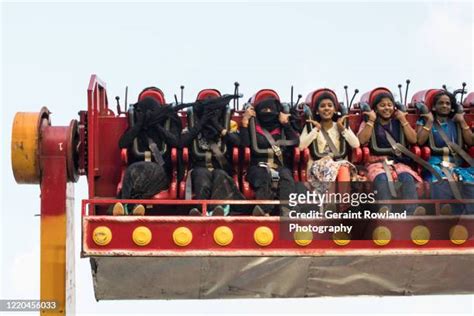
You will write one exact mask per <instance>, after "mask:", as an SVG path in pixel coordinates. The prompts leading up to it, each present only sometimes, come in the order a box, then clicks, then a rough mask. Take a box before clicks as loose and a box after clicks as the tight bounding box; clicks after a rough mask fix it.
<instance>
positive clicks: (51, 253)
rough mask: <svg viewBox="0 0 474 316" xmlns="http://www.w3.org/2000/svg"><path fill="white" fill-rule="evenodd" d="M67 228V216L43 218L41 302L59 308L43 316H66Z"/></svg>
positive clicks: (44, 312) (44, 311)
mask: <svg viewBox="0 0 474 316" xmlns="http://www.w3.org/2000/svg"><path fill="white" fill-rule="evenodd" d="M66 227H67V222H66V214H62V215H54V216H51V215H49V216H48V215H43V216H42V217H41V300H42V301H55V302H56V304H57V306H58V308H57V309H56V310H54V311H52V310H43V311H42V312H41V315H65V306H66Z"/></svg>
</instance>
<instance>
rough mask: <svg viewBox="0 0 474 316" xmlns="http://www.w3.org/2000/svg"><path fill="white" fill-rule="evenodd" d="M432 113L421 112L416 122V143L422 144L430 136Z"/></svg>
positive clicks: (432, 120)
mask: <svg viewBox="0 0 474 316" xmlns="http://www.w3.org/2000/svg"><path fill="white" fill-rule="evenodd" d="M433 122H434V118H433V114H432V113H431V112H430V113H427V114H421V115H420V119H419V120H418V122H416V139H417V142H418V145H424V144H425V143H426V142H427V141H428V138H429V136H430V133H431V129H432V128H433Z"/></svg>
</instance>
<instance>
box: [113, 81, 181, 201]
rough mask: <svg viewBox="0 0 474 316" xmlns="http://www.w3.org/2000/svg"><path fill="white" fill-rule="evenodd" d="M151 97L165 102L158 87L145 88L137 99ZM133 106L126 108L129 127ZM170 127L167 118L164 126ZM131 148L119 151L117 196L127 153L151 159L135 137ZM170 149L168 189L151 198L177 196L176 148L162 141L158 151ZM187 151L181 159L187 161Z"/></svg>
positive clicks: (132, 118)
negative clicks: (140, 148)
mask: <svg viewBox="0 0 474 316" xmlns="http://www.w3.org/2000/svg"><path fill="white" fill-rule="evenodd" d="M147 97H151V98H154V99H155V100H156V101H157V102H158V103H159V104H160V105H164V104H166V102H165V97H164V94H163V92H162V91H161V90H160V89H158V88H154V87H152V88H146V89H145V90H143V91H142V92H141V93H140V95H139V96H138V101H141V100H143V99H144V98H147ZM134 110H135V108H134V106H130V108H129V109H128V113H127V114H128V120H129V125H130V127H133V126H134V125H135V116H134ZM169 127H170V121H169V120H167V121H166V122H165V128H167V129H169ZM132 146H133V147H132V150H131V151H129V150H128V149H126V148H124V149H122V150H121V152H120V158H121V162H122V164H121V172H120V181H119V183H118V185H117V196H118V195H119V193H120V191H121V190H122V187H123V178H124V176H125V172H126V169H127V167H128V165H129V159H128V157H129V155H133V156H134V157H135V158H136V159H137V160H145V161H148V160H149V161H151V156H152V155H151V152H149V151H146V152H141V151H140V150H139V149H138V141H137V139H135V140H134V141H133V145H132ZM168 151H170V155H171V165H172V170H171V179H170V184H169V188H168V190H165V191H161V192H159V193H157V194H155V195H154V196H153V197H152V199H158V200H173V199H177V198H178V150H177V149H176V148H169V146H168V145H167V144H166V143H164V142H163V143H162V146H161V148H160V152H161V154H162V155H165V154H167V153H168ZM186 158H187V153H186V155H185V154H184V152H183V161H184V162H185V163H187V159H186Z"/></svg>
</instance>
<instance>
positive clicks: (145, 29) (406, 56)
mask: <svg viewBox="0 0 474 316" xmlns="http://www.w3.org/2000/svg"><path fill="white" fill-rule="evenodd" d="M473 16H474V13H473V4H472V2H470V1H464V2H455V1H446V2H408V1H406V2H380V3H378V2H369V3H363V2H355V1H351V2H331V3H329V2H326V3H324V2H311V1H304V2H298V3H288V2H281V1H278V2H275V1H265V2H258V3H255V2H254V1H242V2H233V3H217V2H208V3H198V2H197V1H192V2H191V1H190V2H179V3H176V2H175V1H173V2H172V3H150V2H148V3H118V2H113V1H108V2H105V3H66V4H64V3H38V2H35V3H16V2H15V3H13V2H6V3H5V2H3V3H2V5H1V24H0V26H1V50H0V53H1V73H2V76H1V81H2V82H1V123H2V128H1V147H0V148H1V153H2V155H0V166H1V169H0V179H1V182H0V185H1V187H0V192H1V211H0V245H1V249H0V255H1V261H0V270H1V274H0V278H1V287H0V298H31V299H33V298H38V297H39V250H38V248H39V218H38V217H35V216H34V214H38V213H39V202H40V199H39V187H38V186H37V185H36V186H35V185H18V184H16V183H15V182H14V179H13V174H12V171H11V165H10V137H11V135H10V134H11V126H12V121H13V117H14V114H15V113H16V112H17V111H39V109H40V108H41V107H42V106H48V108H49V109H50V110H51V111H52V113H53V114H52V123H53V125H56V126H58V125H59V126H60V125H67V124H68V123H69V121H70V120H71V119H78V116H77V112H78V111H79V110H84V109H86V108H87V95H86V89H87V84H88V81H89V77H90V75H91V74H93V73H95V74H98V75H99V77H100V78H102V79H103V80H104V81H105V82H106V83H107V89H108V90H107V91H108V96H109V101H113V99H114V97H115V95H120V96H122V97H123V94H124V87H125V86H126V85H128V86H129V89H130V90H129V96H130V101H133V100H134V99H136V96H137V94H138V92H139V91H140V90H141V89H142V88H144V87H146V86H150V85H155V86H158V87H160V88H161V89H162V90H163V91H164V92H165V94H166V98H167V100H168V101H171V99H172V96H173V94H174V93H177V94H178V93H179V86H180V85H182V84H183V85H185V86H186V89H185V98H186V100H187V101H191V100H193V99H194V98H195V97H196V94H197V92H198V91H199V90H201V89H203V88H218V89H220V90H221V91H222V92H224V93H229V92H231V91H233V90H232V89H233V85H232V84H233V82H234V81H236V80H237V81H239V82H240V83H241V92H242V93H244V98H245V99H247V98H248V97H250V96H251V95H252V94H253V93H254V92H256V91H257V90H258V89H261V88H273V89H275V90H277V91H278V92H279V93H280V95H281V96H282V98H283V99H284V100H288V99H289V96H290V86H291V85H294V86H295V92H296V93H301V94H303V96H304V97H306V95H307V94H308V93H309V92H310V91H311V90H314V89H316V88H321V87H329V88H333V89H335V90H336V92H337V93H338V95H339V98H340V99H343V98H342V97H343V86H344V85H346V84H347V85H349V86H350V89H351V90H353V89H354V88H358V89H360V90H361V92H365V91H367V90H369V89H371V88H375V87H377V86H387V87H389V88H391V89H396V86H397V84H398V83H400V82H401V83H403V82H404V81H405V79H407V78H410V79H411V81H412V83H413V84H412V88H411V92H410V93H409V95H410V96H411V95H412V94H413V93H414V92H416V91H418V90H421V89H426V88H439V87H441V85H442V84H447V85H448V87H451V88H458V87H460V86H461V83H462V82H463V81H465V82H466V83H467V84H468V89H469V90H470V91H474V81H473V73H474V72H473V28H474V24H473ZM394 92H396V91H394ZM86 192H87V191H86V179H85V178H81V180H80V181H79V183H77V184H76V185H75V193H76V194H75V196H76V203H75V204H76V214H77V216H76V248H77V249H76V254H77V258H76V284H77V289H76V295H77V296H76V299H77V313H78V314H79V315H92V314H94V313H96V314H100V315H102V314H104V313H110V314H121V313H122V314H138V313H147V312H149V313H153V312H159V313H160V314H166V313H184V314H191V313H216V314H217V313H218V314H222V313H224V312H232V313H256V312H259V313H263V312H268V313H273V314H274V313H283V314H285V313H286V314H290V313H291V314H293V313H310V312H311V313H313V312H318V313H328V314H330V313H344V314H351V313H357V314H366V313H368V310H369V309H370V312H372V313H374V314H380V313H381V310H384V311H386V312H394V313H399V314H405V313H414V314H419V313H423V312H426V313H432V314H437V313H445V314H446V313H456V314H457V315H461V314H465V315H472V313H473V304H474V303H473V296H472V295H463V296H435V297H433V296H425V297H402V298H400V297H395V298H391V297H388V298H373V297H355V298H354V297H353V298H317V299H303V300H301V299H299V300H293V299H292V300H275V299H272V300H230V301H229V300H211V301H140V302H129V301H120V302H116V301H114V302H100V303H96V302H95V300H94V295H93V288H92V276H91V272H90V265H89V262H88V260H87V259H79V250H80V216H79V213H80V201H81V199H83V198H87V195H86ZM394 268H396V267H394ZM439 281H440V282H442V280H439Z"/></svg>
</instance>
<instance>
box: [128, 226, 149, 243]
mask: <svg viewBox="0 0 474 316" xmlns="http://www.w3.org/2000/svg"><path fill="white" fill-rule="evenodd" d="M151 237H152V234H151V230H150V229H148V228H147V227H145V226H140V227H137V228H135V229H134V230H133V234H132V239H133V242H134V243H135V244H136V245H137V246H146V245H148V244H149V243H150V241H151Z"/></svg>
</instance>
